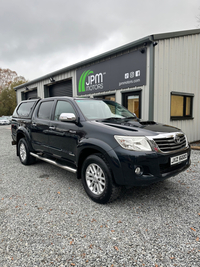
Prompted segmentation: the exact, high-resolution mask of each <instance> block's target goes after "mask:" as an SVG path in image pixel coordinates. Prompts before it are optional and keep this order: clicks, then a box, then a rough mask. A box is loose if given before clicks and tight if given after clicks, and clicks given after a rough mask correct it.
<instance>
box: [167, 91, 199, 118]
mask: <svg viewBox="0 0 200 267" xmlns="http://www.w3.org/2000/svg"><path fill="white" fill-rule="evenodd" d="M173 95H174V96H181V97H183V116H172V115H171V108H172V96H173ZM187 97H189V98H190V99H191V102H190V115H186V99H187ZM193 98H194V94H192V93H182V92H171V94H170V120H192V119H194V118H193Z"/></svg>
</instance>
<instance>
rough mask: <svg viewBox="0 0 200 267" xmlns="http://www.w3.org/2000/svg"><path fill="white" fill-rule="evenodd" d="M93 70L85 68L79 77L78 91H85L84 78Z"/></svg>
mask: <svg viewBox="0 0 200 267" xmlns="http://www.w3.org/2000/svg"><path fill="white" fill-rule="evenodd" d="M92 73H93V71H91V70H85V71H84V72H83V73H82V75H81V78H80V79H79V83H78V91H79V93H80V92H85V79H86V78H87V76H88V75H90V74H92Z"/></svg>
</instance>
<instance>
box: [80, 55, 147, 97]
mask: <svg viewBox="0 0 200 267" xmlns="http://www.w3.org/2000/svg"><path fill="white" fill-rule="evenodd" d="M145 84H146V51H145V53H141V52H140V51H134V52H131V53H128V54H124V55H122V56H118V57H115V58H111V59H108V60H106V61H104V62H100V63H98V64H94V65H92V66H89V67H87V68H82V69H79V70H77V85H78V86H77V87H78V88H77V94H78V95H85V94H93V93H99V92H107V91H111V90H118V89H124V88H132V87H135V86H142V85H145Z"/></svg>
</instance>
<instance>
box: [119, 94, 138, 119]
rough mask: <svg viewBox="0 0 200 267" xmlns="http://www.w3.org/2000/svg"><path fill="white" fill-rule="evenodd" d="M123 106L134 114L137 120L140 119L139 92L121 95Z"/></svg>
mask: <svg viewBox="0 0 200 267" xmlns="http://www.w3.org/2000/svg"><path fill="white" fill-rule="evenodd" d="M123 106H125V107H126V108H127V109H128V110H129V111H130V112H131V113H135V114H136V116H137V117H138V118H141V92H140V91H138V92H132V93H125V94H123Z"/></svg>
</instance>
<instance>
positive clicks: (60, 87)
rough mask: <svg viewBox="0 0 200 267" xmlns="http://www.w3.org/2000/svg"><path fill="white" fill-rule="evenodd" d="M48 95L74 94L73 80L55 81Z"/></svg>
mask: <svg viewBox="0 0 200 267" xmlns="http://www.w3.org/2000/svg"><path fill="white" fill-rule="evenodd" d="M47 96H50V97H52V96H72V80H67V81H64V82H59V83H55V84H53V85H51V86H49V95H47Z"/></svg>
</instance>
